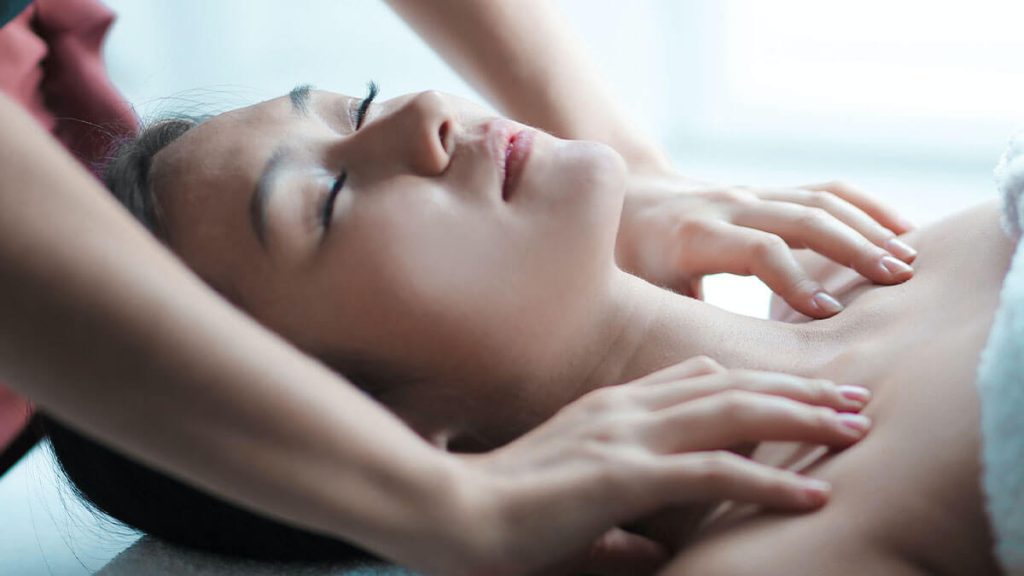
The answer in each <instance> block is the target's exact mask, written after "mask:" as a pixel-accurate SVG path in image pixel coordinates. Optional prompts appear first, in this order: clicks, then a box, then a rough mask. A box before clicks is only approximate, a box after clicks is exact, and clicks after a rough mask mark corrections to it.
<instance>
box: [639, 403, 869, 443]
mask: <svg viewBox="0 0 1024 576" xmlns="http://www.w3.org/2000/svg"><path fill="white" fill-rule="evenodd" d="M658 414H659V415H660V416H661V417H660V418H656V419H654V420H653V421H652V423H651V424H650V425H649V427H648V428H647V429H646V430H644V431H643V432H642V434H643V435H644V436H646V439H647V440H648V446H650V448H651V449H652V450H655V451H657V452H662V453H668V452H697V451H703V450H721V449H725V448H729V447H731V446H735V445H737V444H741V443H744V442H763V441H792V442H810V443H814V444H825V445H829V446H849V445H851V444H853V443H855V442H857V441H858V440H860V439H861V438H863V437H864V435H865V434H867V432H868V429H869V428H870V426H871V420H870V419H868V418H867V417H866V416H864V415H862V414H850V413H840V412H837V411H835V410H833V409H831V408H825V407H821V406H810V405H807V404H804V403H801V402H796V401H793V400H790V399H788V398H783V397H780V396H772V395H768V394H757V393H754V392H747V391H743V390H728V391H726V392H722V393H720V394H714V395H712V396H707V397H704V398H700V399H698V400H694V401H692V402H687V403H685V404H680V405H679V406H676V407H674V408H669V409H667V410H663V411H661V412H659V413H658ZM680 430H685V431H686V433H685V434H680V433H679V432H678V431H680Z"/></svg>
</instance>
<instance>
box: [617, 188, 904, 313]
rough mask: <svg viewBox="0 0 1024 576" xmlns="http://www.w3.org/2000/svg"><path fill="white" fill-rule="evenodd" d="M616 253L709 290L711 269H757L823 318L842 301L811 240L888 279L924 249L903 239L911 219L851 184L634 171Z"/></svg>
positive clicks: (691, 287) (636, 265)
mask: <svg viewBox="0 0 1024 576" xmlns="http://www.w3.org/2000/svg"><path fill="white" fill-rule="evenodd" d="M629 178H630V179H629V181H628V184H627V186H628V191H627V195H626V201H625V205H624V207H623V214H622V221H621V223H620V226H619V238H618V241H617V246H616V249H615V251H616V259H617V260H618V263H619V265H620V266H621V267H622V268H623V269H624V270H626V271H627V272H630V273H632V274H635V275H637V276H640V277H641V278H644V279H646V280H648V281H649V282H652V283H654V284H658V285H661V286H665V287H667V288H670V289H672V290H675V291H677V292H679V293H681V294H687V295H690V296H693V297H696V298H700V297H701V289H700V286H701V278H702V277H703V276H705V275H707V274H715V273H719V272H729V273H732V274H739V275H744V276H749V275H754V276H757V277H758V278H760V279H761V280H762V281H764V283H765V284H767V285H768V287H769V288H771V289H772V291H774V292H775V293H777V294H778V295H779V296H781V297H782V299H784V300H785V301H786V302H787V303H788V304H789V305H790V306H792V307H793V308H794V309H795V310H797V311H799V312H801V313H803V314H806V315H808V316H811V317H813V318H824V317H828V316H832V315H833V314H835V313H837V312H839V311H840V310H841V306H840V305H839V303H838V302H837V301H836V300H835V299H834V298H832V297H831V296H830V295H829V294H827V293H826V292H825V291H824V290H823V288H822V287H821V285H820V284H818V282H816V281H815V280H813V279H812V278H811V277H810V276H809V275H808V274H807V273H806V271H805V270H804V269H803V268H802V267H801V266H800V264H799V263H798V262H797V260H796V258H795V257H794V254H793V251H792V250H791V248H809V249H811V250H814V251H815V252H818V253H820V254H822V255H823V256H825V257H827V258H829V259H831V260H834V261H836V262H838V263H840V264H843V265H846V266H850V267H851V268H853V269H855V270H857V271H858V272H860V273H861V274H862V275H864V276H865V277H867V278H868V279H870V280H872V281H874V282H876V283H879V284H897V283H900V282H903V281H906V280H907V279H909V278H910V277H911V276H912V275H913V270H912V269H911V268H910V266H908V265H907V264H908V263H910V262H912V261H913V259H914V256H915V255H916V252H915V251H914V250H913V249H912V248H910V247H909V246H907V245H906V244H904V243H903V242H901V241H899V240H898V239H897V238H896V235H897V234H902V233H904V232H906V231H908V230H909V229H910V228H911V225H910V224H909V223H907V222H906V221H905V220H903V219H902V218H900V217H899V215H897V214H896V213H895V211H893V210H892V209H890V208H887V207H885V206H884V205H882V204H881V203H879V202H878V201H876V200H874V199H872V198H871V197H870V196H868V195H866V194H864V193H863V192H860V191H858V190H857V189H855V188H852V187H850V186H848V185H846V184H841V183H826V184H816V185H808V186H801V187H796V188H749V187H720V186H710V185H707V184H703V183H700V182H697V181H694V180H689V179H687V178H684V177H682V176H679V175H677V174H674V173H672V172H669V171H660V170H659V171H646V172H644V173H639V174H636V173H634V174H632V175H631V176H630V177H629Z"/></svg>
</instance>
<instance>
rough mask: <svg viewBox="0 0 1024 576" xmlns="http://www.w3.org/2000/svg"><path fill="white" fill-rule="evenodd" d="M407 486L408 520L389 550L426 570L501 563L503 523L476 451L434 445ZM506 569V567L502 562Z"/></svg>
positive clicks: (467, 572)
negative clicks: (433, 454) (431, 458)
mask: <svg viewBox="0 0 1024 576" xmlns="http://www.w3.org/2000/svg"><path fill="white" fill-rule="evenodd" d="M437 455H438V456H440V457H439V458H437V459H436V461H435V463H434V464H435V465H432V466H431V467H430V469H420V470H419V472H418V473H417V474H416V475H415V480H414V482H413V485H412V486H411V487H410V489H409V490H408V491H407V494H408V497H407V498H406V503H407V504H408V508H407V512H406V514H405V515H404V517H405V518H406V521H407V523H406V525H405V526H403V527H400V528H399V529H398V530H395V531H394V532H392V534H391V536H392V537H391V538H390V540H391V542H389V548H391V550H389V551H390V552H392V553H391V554H387V556H388V557H389V558H392V559H394V560H396V561H398V562H399V563H401V564H403V565H405V566H407V567H409V568H412V569H414V570H416V571H418V572H422V573H424V574H444V575H446V576H449V575H453V576H476V575H478V574H489V575H492V574H497V573H498V572H496V571H495V570H493V569H492V568H494V567H495V566H499V567H501V564H500V562H499V561H498V560H497V559H498V558H502V557H503V555H502V554H501V545H502V542H503V541H504V540H503V532H502V527H501V526H502V524H501V521H500V514H498V509H497V506H495V503H497V502H499V501H500V499H499V498H495V497H493V494H490V493H489V491H488V490H487V486H486V482H485V478H483V477H482V475H480V474H478V473H477V471H476V469H475V467H474V466H473V465H472V462H473V461H474V460H475V458H476V457H475V456H470V455H457V454H451V453H447V452H441V451H437ZM501 569H502V570H504V569H505V568H504V567H501Z"/></svg>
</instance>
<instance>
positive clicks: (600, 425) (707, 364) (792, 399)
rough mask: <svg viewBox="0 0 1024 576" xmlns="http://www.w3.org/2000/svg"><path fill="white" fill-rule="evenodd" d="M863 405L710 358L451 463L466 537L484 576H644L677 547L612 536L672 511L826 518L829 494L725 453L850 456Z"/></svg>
mask: <svg viewBox="0 0 1024 576" xmlns="http://www.w3.org/2000/svg"><path fill="white" fill-rule="evenodd" d="M865 401H866V391H863V390H862V389H853V388H839V387H836V386H835V385H833V384H831V383H829V382H826V381H821V380H809V379H804V378H798V377H795V376H789V375H784V374H775V373H766V372H753V371H728V370H725V369H723V368H722V367H721V366H719V365H718V364H717V363H715V362H714V361H712V360H709V359H707V358H704V357H698V358H694V359H691V360H688V361H686V362H683V363H681V364H677V365H674V366H671V367H669V368H666V369H664V370H661V371H659V372H656V373H654V374H651V375H649V376H646V377H644V378H641V379H639V380H636V381H634V382H631V383H628V384H623V385H621V386H614V387H609V388H602V389H599V390H597V391H594V392H591V393H589V394H587V395H585V396H583V397H582V398H580V399H578V400H577V401H575V402H573V403H572V404H569V405H568V406H566V407H564V408H563V409H562V410H561V411H559V412H558V413H557V414H556V415H555V416H554V417H552V418H551V419H550V420H548V421H547V422H545V423H544V424H542V425H541V426H539V427H538V428H536V429H534V430H533V431H531V432H530V433H528V434H527V435H525V436H523V437H521V438H519V439H518V440H516V441H515V442H513V443H511V444H508V445H506V446H505V447H502V448H500V449H498V450H495V451H493V452H489V453H485V454H479V455H454V457H455V458H456V462H457V463H456V465H457V466H464V467H465V471H466V472H468V476H466V477H468V478H470V479H471V481H470V482H468V483H467V486H468V488H466V489H465V491H464V495H465V496H466V498H467V502H468V505H467V506H468V507H464V508H463V509H465V510H468V514H470V515H471V520H470V521H469V524H468V526H469V528H465V527H464V528H463V529H462V532H463V536H464V535H465V530H471V531H472V534H474V536H476V537H477V538H478V540H477V543H476V550H477V553H478V558H480V561H479V563H478V565H479V569H478V570H477V571H476V573H479V574H489V575H505V574H537V573H540V574H572V573H578V572H583V573H588V574H605V575H610V574H630V575H639V574H646V573H651V572H653V571H654V570H655V569H656V568H657V566H658V565H659V564H660V563H661V562H663V561H665V560H667V555H666V554H667V550H666V549H664V548H662V547H661V546H659V545H657V544H655V543H654V541H653V540H647V539H645V538H643V537H640V536H637V535H634V534H630V533H627V532H625V531H623V530H617V529H616V530H612V531H610V532H609V531H608V528H609V527H611V526H621V525H624V524H627V523H629V522H631V521H634V520H637V519H639V518H642V517H645V516H648V515H650V514H652V513H653V512H655V511H656V510H659V509H666V508H670V507H671V508H672V512H673V515H674V517H675V518H680V511H681V510H683V511H685V509H686V508H685V507H692V510H693V513H694V514H695V515H697V514H701V513H703V512H704V510H705V509H706V506H707V505H708V504H710V503H714V502H717V501H720V500H738V501H742V502H750V503H756V504H761V505H766V506H771V507H775V508H781V509H788V510H794V511H805V510H811V509H815V508H817V507H820V506H822V505H823V504H824V503H825V501H826V500H827V498H828V486H827V485H825V484H823V483H821V482H819V481H816V480H811V479H808V478H804V477H801V476H799V475H797V474H794V473H792V472H788V471H784V470H779V469H776V468H772V467H769V466H765V465H762V464H758V463H755V462H753V461H752V460H749V459H747V458H745V457H743V456H741V455H739V454H737V453H735V452H732V451H729V449H730V448H733V447H736V446H739V445H744V444H749V443H751V442H760V441H767V440H791V441H804V442H811V443H816V444H827V445H832V446H840V447H844V446H848V445H850V444H853V443H855V442H857V441H858V440H860V439H861V438H862V437H863V435H864V434H865V433H866V430H867V426H868V423H867V421H866V419H864V418H863V417H861V416H858V415H853V414H850V412H855V411H859V410H860V409H861V408H862V407H863V404H864V402H865ZM474 522H476V523H477V524H476V527H474V524H473V523H474ZM463 526H465V525H463ZM559 555H564V559H563V560H561V561H559V562H557V563H555V564H552V563H551V560H552V559H556V558H559Z"/></svg>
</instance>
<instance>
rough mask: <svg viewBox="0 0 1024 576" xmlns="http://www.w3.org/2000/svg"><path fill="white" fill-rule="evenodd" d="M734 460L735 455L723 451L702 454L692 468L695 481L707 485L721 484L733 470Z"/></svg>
mask: <svg viewBox="0 0 1024 576" xmlns="http://www.w3.org/2000/svg"><path fill="white" fill-rule="evenodd" d="M734 458H735V455H733V454H731V453H729V452H727V451H725V450H715V451H713V452H707V453H704V454H703V455H702V457H701V459H700V460H699V461H698V462H697V464H696V466H694V476H695V479H696V480H697V481H698V482H703V483H705V484H708V485H714V484H718V483H720V482H723V481H724V480H726V479H727V478H728V477H729V476H730V473H731V472H732V470H733V468H734Z"/></svg>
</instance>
